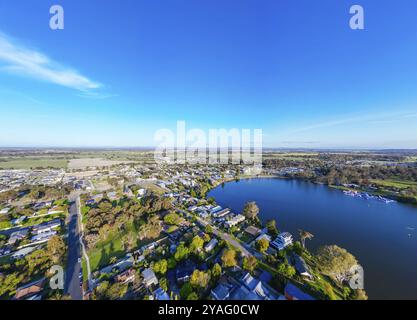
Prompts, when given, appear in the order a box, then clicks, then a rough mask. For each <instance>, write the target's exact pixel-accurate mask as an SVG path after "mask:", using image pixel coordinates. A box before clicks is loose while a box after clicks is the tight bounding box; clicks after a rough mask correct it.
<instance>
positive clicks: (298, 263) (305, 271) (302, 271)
mask: <svg viewBox="0 0 417 320" xmlns="http://www.w3.org/2000/svg"><path fill="white" fill-rule="evenodd" d="M291 260H292V262H293V265H294V267H295V270H296V271H297V273H298V274H299V275H301V276H302V277H304V278H307V279H309V280H312V279H313V276H312V275H311V273H310V268H309V267H308V265H307V263H306V262H305V260H304V259H303V258H302V257H300V256H299V255H298V254H293V256H292V259H291Z"/></svg>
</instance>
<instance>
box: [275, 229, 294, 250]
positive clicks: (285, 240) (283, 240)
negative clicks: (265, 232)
mask: <svg viewBox="0 0 417 320" xmlns="http://www.w3.org/2000/svg"><path fill="white" fill-rule="evenodd" d="M292 243H293V238H292V235H291V233H289V232H283V233H281V234H279V235H278V237H277V238H276V239H275V240H274V241H272V242H271V246H273V247H275V248H276V249H278V250H284V249H285V248H286V247H288V246H290V245H292Z"/></svg>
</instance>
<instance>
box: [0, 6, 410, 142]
mask: <svg viewBox="0 0 417 320" xmlns="http://www.w3.org/2000/svg"><path fill="white" fill-rule="evenodd" d="M53 4H60V5H62V6H63V8H64V10H65V29H64V30H59V31H52V30H51V29H50V28H49V18H50V14H49V8H50V7H51V6H52V5H53ZM353 4H361V5H363V7H364V9H365V30H363V31H359V30H351V29H350V28H349V19H350V14H349V8H350V6H351V5H353ZM416 11H417V2H416V1H414V0H398V1H395V5H394V4H393V2H391V1H381V0H356V1H347V0H346V1H343V0H338V1H334V0H320V1H311V0H262V1H259V0H210V1H207V0H123V1H99V0H83V1H81V0H54V1H47V0H37V1H32V0H14V1H11V0H1V1H0V98H1V99H0V114H1V115H2V117H1V119H2V121H1V125H0V146H64V147H70V146H152V145H154V141H153V135H154V133H155V131H156V130H158V129H161V128H172V129H175V127H176V122H177V121H179V120H185V121H186V124H187V128H188V129H192V128H201V129H203V130H208V129H209V128H227V129H230V128H241V129H244V128H245V129H246V128H248V129H254V128H260V129H262V130H263V134H264V138H263V141H264V146H265V147H291V148H297V147H307V148H417V130H416V128H417V19H415V12H416Z"/></svg>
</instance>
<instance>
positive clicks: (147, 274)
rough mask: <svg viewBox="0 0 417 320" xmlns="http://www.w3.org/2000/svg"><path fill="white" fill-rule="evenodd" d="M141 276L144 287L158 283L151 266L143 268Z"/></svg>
mask: <svg viewBox="0 0 417 320" xmlns="http://www.w3.org/2000/svg"><path fill="white" fill-rule="evenodd" d="M142 277H143V284H144V285H145V286H146V287H150V286H151V285H157V284H158V278H157V277H156V276H155V273H154V272H153V271H152V269H151V268H148V269H145V270H143V271H142Z"/></svg>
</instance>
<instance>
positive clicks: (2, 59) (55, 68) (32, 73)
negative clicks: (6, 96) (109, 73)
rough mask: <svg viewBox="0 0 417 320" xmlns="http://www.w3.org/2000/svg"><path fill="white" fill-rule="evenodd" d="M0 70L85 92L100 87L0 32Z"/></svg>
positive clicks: (93, 90)
mask: <svg viewBox="0 0 417 320" xmlns="http://www.w3.org/2000/svg"><path fill="white" fill-rule="evenodd" d="M0 63H2V64H3V66H1V67H0V70H3V71H6V72H10V73H15V74H19V75H22V76H27V77H32V78H35V79H39V80H43V81H47V82H50V83H54V84H57V85H61V86H64V87H67V88H71V89H75V90H78V91H81V92H83V93H85V94H88V93H91V92H95V91H96V90H97V89H100V88H102V84H100V83H98V82H95V81H93V80H91V79H89V78H87V77H86V76H83V75H82V74H80V73H79V72H78V71H76V70H74V69H71V68H68V67H65V66H63V65H61V64H60V63H58V62H56V61H53V60H52V59H50V58H49V57H48V56H46V55H44V54H43V53H41V52H39V51H36V50H32V49H28V48H26V47H25V46H22V45H20V44H18V43H17V42H16V41H14V40H12V39H11V38H9V37H7V36H6V35H4V34H3V33H1V32H0Z"/></svg>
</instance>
